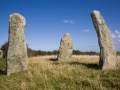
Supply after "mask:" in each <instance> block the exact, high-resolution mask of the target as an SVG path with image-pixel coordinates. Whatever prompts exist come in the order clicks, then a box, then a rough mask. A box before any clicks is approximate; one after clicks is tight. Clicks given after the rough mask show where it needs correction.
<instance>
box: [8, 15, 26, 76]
mask: <svg viewBox="0 0 120 90" xmlns="http://www.w3.org/2000/svg"><path fill="white" fill-rule="evenodd" d="M25 26H26V20H25V18H24V17H23V16H22V15H20V14H18V13H13V14H11V15H10V21H9V39H8V40H9V47H8V53H7V75H10V74H11V73H15V72H19V71H21V70H25V69H26V68H27V65H28V61H27V47H26V42H25V36H24V31H25Z"/></svg>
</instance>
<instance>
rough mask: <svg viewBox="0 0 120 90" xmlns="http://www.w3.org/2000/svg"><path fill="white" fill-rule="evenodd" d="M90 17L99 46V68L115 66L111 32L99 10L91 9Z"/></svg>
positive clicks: (115, 58) (115, 60)
mask: <svg viewBox="0 0 120 90" xmlns="http://www.w3.org/2000/svg"><path fill="white" fill-rule="evenodd" d="M91 17H92V21H93V24H94V27H95V29H96V33H97V36H98V43H99V46H100V61H99V65H100V68H101V69H102V70H105V69H113V68H116V67H117V56H116V51H115V48H114V44H113V41H112V36H111V32H110V30H109V29H108V27H107V25H106V23H105V20H104V19H103V17H102V15H101V14H100V12H99V11H93V12H92V13H91Z"/></svg>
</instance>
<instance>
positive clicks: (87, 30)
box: [82, 29, 90, 32]
mask: <svg viewBox="0 0 120 90" xmlns="http://www.w3.org/2000/svg"><path fill="white" fill-rule="evenodd" d="M82 32H90V30H89V29H86V30H82Z"/></svg>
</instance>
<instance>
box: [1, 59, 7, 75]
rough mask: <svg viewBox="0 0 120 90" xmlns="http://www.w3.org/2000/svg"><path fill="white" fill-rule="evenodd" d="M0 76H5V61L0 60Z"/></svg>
mask: <svg viewBox="0 0 120 90" xmlns="http://www.w3.org/2000/svg"><path fill="white" fill-rule="evenodd" d="M0 75H6V59H5V58H0Z"/></svg>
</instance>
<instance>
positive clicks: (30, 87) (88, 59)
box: [0, 56, 120, 90]
mask: <svg viewBox="0 0 120 90" xmlns="http://www.w3.org/2000/svg"><path fill="white" fill-rule="evenodd" d="M55 58H56V56H44V57H42V56H39V57H33V58H29V65H28V69H27V70H25V71H22V72H19V73H14V74H11V75H10V76H6V75H4V74H5V72H4V70H5V64H6V63H5V59H0V90H120V68H119V69H116V70H109V71H101V70H99V66H98V62H99V57H98V56H73V57H72V60H70V61H66V62H65V63H58V62H57V61H56V59H55ZM118 60H119V61H120V56H119V57H118Z"/></svg>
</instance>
